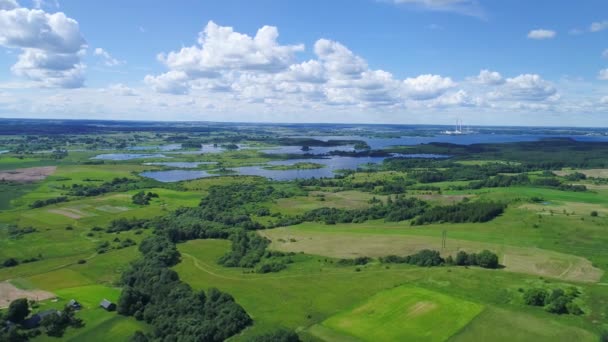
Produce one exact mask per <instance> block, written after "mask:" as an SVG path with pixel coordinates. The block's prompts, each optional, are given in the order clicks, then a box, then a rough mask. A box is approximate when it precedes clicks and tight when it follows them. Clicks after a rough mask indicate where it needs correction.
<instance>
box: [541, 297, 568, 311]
mask: <svg viewBox="0 0 608 342" xmlns="http://www.w3.org/2000/svg"><path fill="white" fill-rule="evenodd" d="M569 303H570V300H569V299H568V297H566V296H560V297H557V298H555V299H554V300H552V301H551V302H550V303H549V305H547V307H546V308H545V310H547V312H551V313H554V314H558V315H561V314H566V313H568V308H567V305H568V304H569Z"/></svg>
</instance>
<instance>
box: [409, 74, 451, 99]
mask: <svg viewBox="0 0 608 342" xmlns="http://www.w3.org/2000/svg"><path fill="white" fill-rule="evenodd" d="M403 86H404V91H405V94H406V96H407V97H409V98H412V99H415V100H429V99H434V98H436V97H438V96H440V95H442V94H443V93H445V92H446V91H447V90H448V89H450V88H453V87H454V86H456V83H454V82H453V81H452V79H451V78H449V77H441V76H439V75H420V76H418V77H415V78H406V79H405V80H403Z"/></svg>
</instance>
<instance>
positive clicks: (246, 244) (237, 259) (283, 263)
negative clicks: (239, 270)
mask: <svg viewBox="0 0 608 342" xmlns="http://www.w3.org/2000/svg"><path fill="white" fill-rule="evenodd" d="M230 240H231V241H232V246H231V249H230V251H229V252H228V253H226V254H225V255H223V256H222V257H221V258H220V259H219V260H218V263H219V264H220V265H223V266H226V267H244V268H254V271H255V272H256V273H270V272H279V271H281V270H283V269H285V268H286V267H287V264H289V263H291V262H292V260H291V258H290V257H289V255H288V254H285V253H281V252H271V251H267V250H266V248H267V247H268V245H269V244H270V241H269V240H268V239H266V238H264V237H262V236H260V235H258V234H256V233H255V232H247V231H244V230H237V231H236V232H234V233H233V234H232V235H231V237H230Z"/></svg>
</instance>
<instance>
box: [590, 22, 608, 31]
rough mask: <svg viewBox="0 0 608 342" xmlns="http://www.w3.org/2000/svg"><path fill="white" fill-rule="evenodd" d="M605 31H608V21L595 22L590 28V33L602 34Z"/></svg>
mask: <svg viewBox="0 0 608 342" xmlns="http://www.w3.org/2000/svg"><path fill="white" fill-rule="evenodd" d="M605 29H608V20H604V21H598V22H594V23H591V26H589V31H591V32H600V31H604V30H605Z"/></svg>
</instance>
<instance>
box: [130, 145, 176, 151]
mask: <svg viewBox="0 0 608 342" xmlns="http://www.w3.org/2000/svg"><path fill="white" fill-rule="evenodd" d="M181 148H182V144H168V145H152V146H131V147H128V148H127V150H130V151H175V150H179V149H181Z"/></svg>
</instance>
